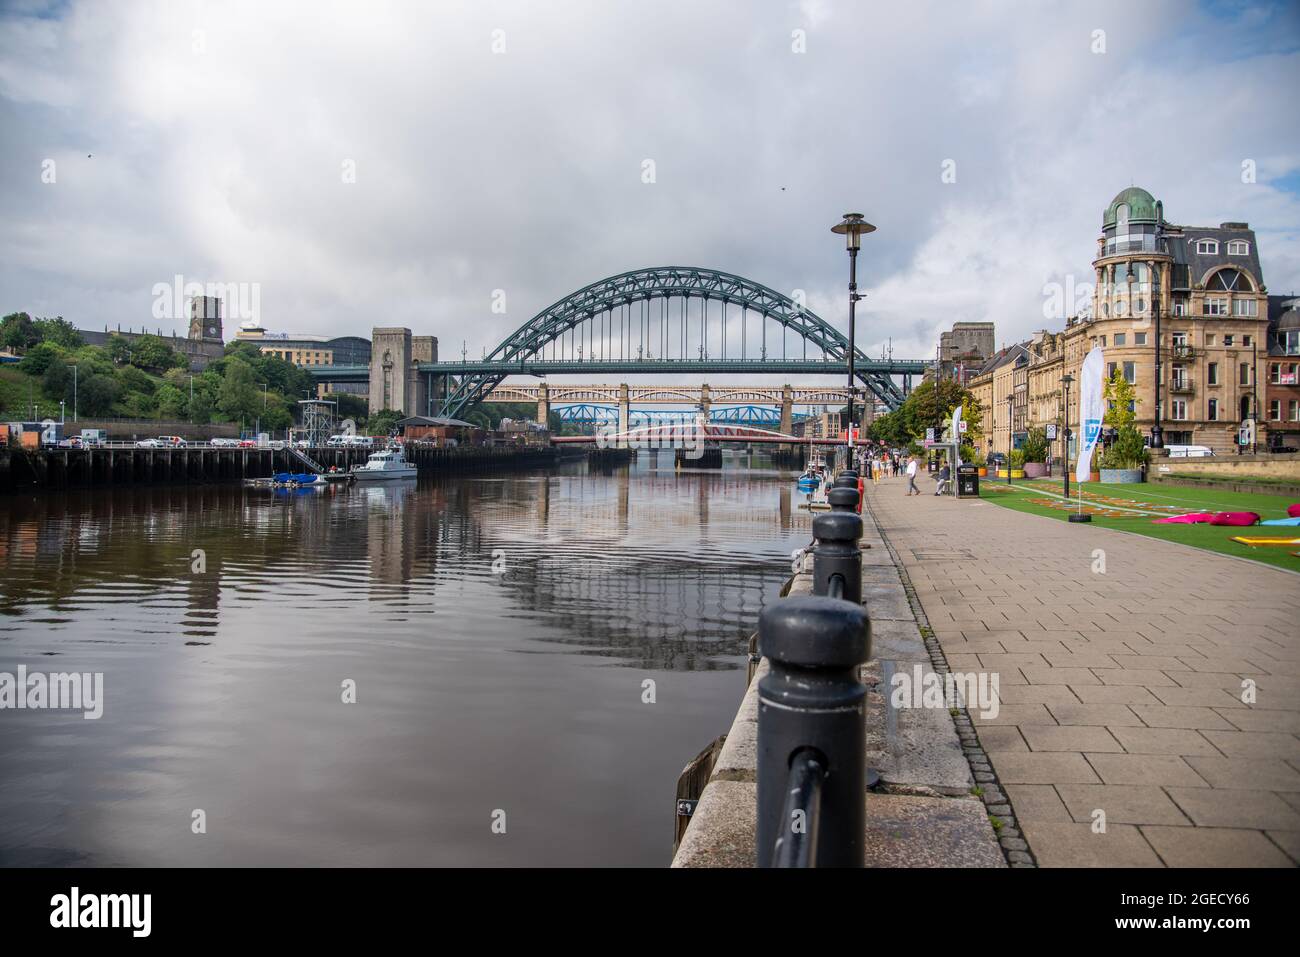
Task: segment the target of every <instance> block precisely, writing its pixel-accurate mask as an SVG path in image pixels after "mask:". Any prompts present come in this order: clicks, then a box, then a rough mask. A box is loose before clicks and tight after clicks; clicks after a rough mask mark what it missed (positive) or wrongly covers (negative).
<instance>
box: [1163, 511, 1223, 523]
mask: <svg viewBox="0 0 1300 957" xmlns="http://www.w3.org/2000/svg"><path fill="white" fill-rule="evenodd" d="M1212 518H1214V513H1213V512H1190V513H1188V514H1187V515H1170V516H1169V517H1168V518H1157V519H1156V520H1155V522H1153V524H1155V525H1196V524H1198V523H1200V522H1208V521H1210V520H1211V519H1212Z"/></svg>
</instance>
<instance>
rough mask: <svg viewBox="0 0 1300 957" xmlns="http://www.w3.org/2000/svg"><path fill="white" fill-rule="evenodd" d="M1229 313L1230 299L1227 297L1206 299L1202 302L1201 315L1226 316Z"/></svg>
mask: <svg viewBox="0 0 1300 957" xmlns="http://www.w3.org/2000/svg"><path fill="white" fill-rule="evenodd" d="M1227 314H1228V300H1226V299H1206V300H1205V301H1204V302H1202V303H1201V315H1203V316H1226V315H1227Z"/></svg>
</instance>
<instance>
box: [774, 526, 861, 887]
mask: <svg viewBox="0 0 1300 957" xmlns="http://www.w3.org/2000/svg"><path fill="white" fill-rule="evenodd" d="M854 517H855V518H856V516H854ZM758 640H759V651H760V652H761V653H762V655H763V656H764V657H765V658H767V660H768V663H769V666H770V667H769V670H768V673H767V674H766V675H764V676H763V677H762V678H761V679H760V680H759V683H758V820H757V833H756V835H755V839H756V844H757V848H758V864H759V866H760V867H862V866H863V863H864V846H865V838H866V833H865V832H866V701H867V689H866V686H865V685H863V684H862V682H861V681H860V680H859V679H858V670H859V668H860V667H861V666H862V663H863V662H865V661H866V660H867V658H869V657H870V654H871V625H870V621H869V619H868V617H867V612H866V609H865V608H863V607H862V605H861V604H857V603H854V602H848V601H842V600H840V599H836V598H829V597H825V598H823V597H818V596H813V595H802V596H799V597H796V598H785V599H782V600H781V601H778V602H776V603H775V604H773V605H769V606H768V607H767V608H765V609H764V610H763V613H762V614H761V615H760V616H759V623H758Z"/></svg>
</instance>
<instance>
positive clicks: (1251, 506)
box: [980, 480, 1300, 572]
mask: <svg viewBox="0 0 1300 957" xmlns="http://www.w3.org/2000/svg"><path fill="white" fill-rule="evenodd" d="M991 484H992V483H991V482H989V481H984V482H982V483H981V486H980V498H981V499H984V500H985V501H989V502H996V503H997V504H998V505H1001V506H1003V507H1005V508H1010V509H1014V510H1016V511H1019V512H1030V513H1032V514H1034V515H1046V516H1048V517H1049V518H1055V519H1057V520H1058V521H1062V522H1064V521H1066V517H1067V515H1068V513H1067V512H1066V511H1064V510H1062V509H1059V508H1046V507H1044V506H1042V505H1036V504H1034V503H1033V502H1031V501H1030V499H1032V498H1034V497H1035V495H1034V494H1033V492H1028V493H1026V492H1004V491H995V490H992V489H990V488H989V486H990V485H991ZM997 484H999V485H1001V484H1005V482H999V483H997ZM1012 484H1013V485H1021V486H1023V487H1025V488H1030V489H1033V490H1034V491H1035V492H1040V491H1043V490H1050V491H1052V492H1055V493H1057V494H1058V495H1059V494H1060V493H1061V482H1060V481H1059V480H1057V481H1055V482H1051V483H1048V482H1044V481H1037V480H1035V481H1030V482H1016V481H1015V480H1012ZM1084 491H1085V492H1094V493H1096V494H1098V495H1108V496H1113V497H1114V498H1117V499H1132V500H1133V503H1134V504H1133V505H1129V503H1127V502H1123V503H1120V504H1124V505H1129V507H1140V506H1141V504H1142V503H1148V504H1151V505H1173V506H1177V507H1178V508H1179V510H1180V512H1256V513H1258V514H1259V516H1260V517H1261V518H1264V519H1270V518H1286V507H1287V506H1288V505H1290V504H1292V503H1293V502H1295V501H1297V497H1296V496H1293V495H1263V494H1259V493H1255V492H1226V491H1219V490H1218V489H1208V488H1188V487H1185V486H1160V485H1156V484H1137V485H1102V484H1101V483H1099V482H1088V483H1087V484H1086V485H1085V486H1084ZM1070 492H1071V497H1072V498H1073V496H1074V494H1075V492H1076V488H1075V484H1074V483H1073V482H1071V483H1070ZM1038 497H1041V496H1038ZM1084 502H1085V504H1087V503H1088V500H1087V499H1086V498H1085V499H1084ZM1092 504H1094V505H1095V506H1096V507H1099V508H1104V507H1105V503H1103V502H1094V503H1092ZM1180 512H1170V513H1169V514H1179V513H1180ZM1157 517H1158V516H1156V515H1131V516H1130V515H1126V516H1124V517H1123V518H1112V517H1110V516H1107V515H1093V517H1092V524H1093V525H1097V526H1099V527H1101V528H1115V529H1120V530H1122V531H1125V532H1136V533H1137V534H1139V535H1147V536H1150V537H1151V538H1162V539H1164V540H1165V541H1170V542H1179V543H1181V544H1183V545H1192V546H1194V547H1196V548H1204V549H1207V550H1208V551H1213V552H1222V553H1223V554H1225V555H1234V556H1236V557H1238V558H1249V559H1252V560H1254V561H1257V562H1264V563H1265V564H1268V565H1276V566H1277V567H1279V568H1285V569H1287V570H1289V571H1294V572H1300V557H1297V556H1295V555H1293V554H1292V552H1296V551H1300V546H1296V545H1292V546H1280V545H1262V546H1257V547H1251V546H1249V545H1243V544H1241V543H1240V542H1234V541H1232V538H1233V536H1234V535H1244V536H1248V537H1258V538H1300V526H1285V525H1262V526H1261V525H1252V526H1248V527H1246V528H1229V527H1225V526H1221V525H1155V524H1153V523H1152V520H1153V519H1155V518H1157Z"/></svg>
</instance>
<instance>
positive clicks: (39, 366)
mask: <svg viewBox="0 0 1300 957" xmlns="http://www.w3.org/2000/svg"><path fill="white" fill-rule="evenodd" d="M63 356H64V350H63V348H62V347H60V346H56V345H55V344H54V343H52V342H42V343H40V344H39V345H35V346H32V347H31V348H30V349H28V350H27V354H26V355H25V356H23V358H22V361H21V362H19V363H18V369H19V370H20V371H22V372H26V373H27V374H28V375H45V371H46V370H47V369H49V367H50V364H51V363H52V362H55V361H56V360H60V359H62V358H63Z"/></svg>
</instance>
